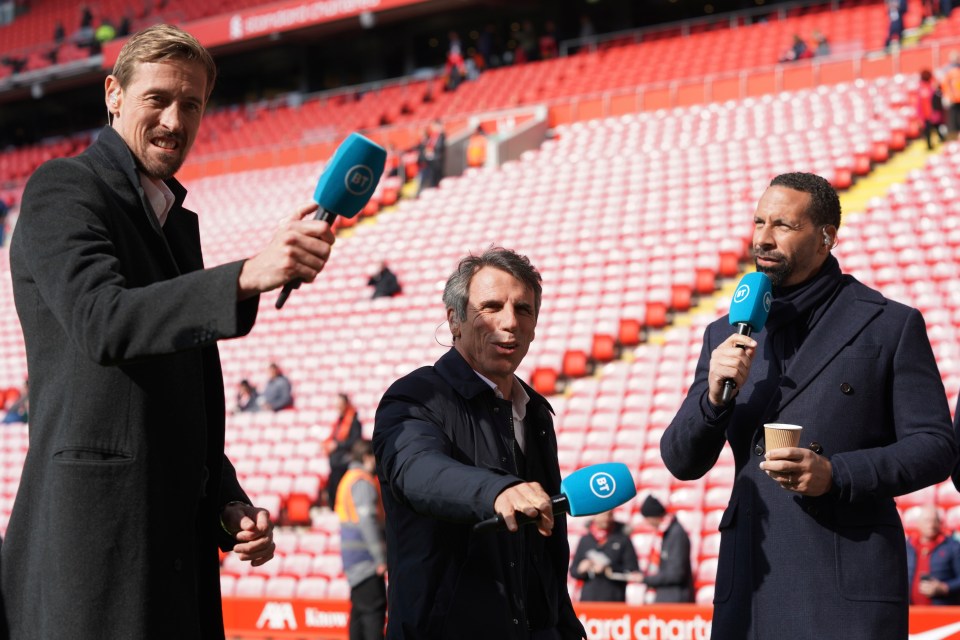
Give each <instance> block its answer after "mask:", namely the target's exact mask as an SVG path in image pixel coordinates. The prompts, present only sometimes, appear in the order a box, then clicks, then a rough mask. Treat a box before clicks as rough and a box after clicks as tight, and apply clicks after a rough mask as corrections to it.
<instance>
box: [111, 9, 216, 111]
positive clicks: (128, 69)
mask: <svg viewBox="0 0 960 640" xmlns="http://www.w3.org/2000/svg"><path fill="white" fill-rule="evenodd" d="M167 60H183V61H187V62H198V63H200V64H201V65H202V66H203V69H204V71H206V75H207V94H206V96H204V101H206V100H208V99H209V98H210V94H211V93H212V92H213V85H214V83H215V82H216V81H217V65H216V63H215V62H214V61H213V56H211V55H210V52H209V51H207V50H206V48H204V46H203V45H202V44H200V41H199V40H197V39H196V38H194V37H193V36H192V35H190V34H189V33H187V32H186V31H184V30H183V29H181V28H179V27H175V26H173V25H171V24H155V25H153V26H152V27H147V28H146V29H144V30H142V31H140V32H138V33H136V34H134V36H133V37H132V38H130V39H129V40H127V42H126V44H124V45H123V48H122V49H120V55H119V56H118V57H117V61H116V63H115V64H114V65H113V76H114V77H115V78H116V79H117V82H119V83H120V86H121V87H122V88H124V89H125V88H126V87H127V85H128V84H129V83H130V81H131V79H132V78H133V75H134V73H136V70H137V67H138V66H139V65H141V64H143V63H146V62H164V61H167Z"/></svg>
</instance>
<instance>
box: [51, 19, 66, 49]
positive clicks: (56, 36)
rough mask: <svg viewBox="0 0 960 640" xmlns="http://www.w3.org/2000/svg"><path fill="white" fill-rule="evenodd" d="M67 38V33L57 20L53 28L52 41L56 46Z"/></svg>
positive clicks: (61, 23)
mask: <svg viewBox="0 0 960 640" xmlns="http://www.w3.org/2000/svg"><path fill="white" fill-rule="evenodd" d="M66 37H67V32H66V30H64V28H63V22H62V21H60V20H57V23H56V24H55V25H54V26H53V41H54V43H56V44H57V45H61V44H63V41H64V39H65V38H66Z"/></svg>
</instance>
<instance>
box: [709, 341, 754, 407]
mask: <svg viewBox="0 0 960 640" xmlns="http://www.w3.org/2000/svg"><path fill="white" fill-rule="evenodd" d="M741 346H742V348H741ZM756 351H757V341H756V340H754V339H753V338H751V337H749V336H742V335H740V334H738V333H735V334H733V335H731V336H730V337H729V338H727V339H726V340H724V341H723V342H722V343H721V344H720V346H719V347H717V348H716V349H714V350H713V353H712V354H711V355H710V374H709V375H708V376H707V383H708V384H709V391H708V394H707V398H708V399H709V400H710V404H712V405H714V406H715V407H720V406H722V405H723V385H724V383H725V382H726V381H727V380H733V381H734V382H736V383H737V389H740V387H742V386H743V383H744V382H746V381H747V376H748V375H749V374H750V362H751V361H752V360H753V354H754V353H756Z"/></svg>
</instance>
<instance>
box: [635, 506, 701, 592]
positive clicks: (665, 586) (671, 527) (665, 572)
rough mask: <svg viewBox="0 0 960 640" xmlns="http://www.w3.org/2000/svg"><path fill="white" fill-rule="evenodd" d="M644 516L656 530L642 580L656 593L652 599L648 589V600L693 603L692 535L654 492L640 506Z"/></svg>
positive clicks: (641, 513)
mask: <svg viewBox="0 0 960 640" xmlns="http://www.w3.org/2000/svg"><path fill="white" fill-rule="evenodd" d="M640 515H642V516H643V519H644V520H645V521H646V522H647V524H648V525H650V528H651V529H653V530H654V532H655V537H654V539H653V544H652V545H651V546H650V556H649V558H648V559H647V564H646V566H645V567H644V571H643V573H644V575H643V579H642V581H643V583H644V584H645V585H647V588H648V589H652V590H653V593H654V596H653V597H652V598H650V597H649V596H650V593H649V592H648V594H647V596H648V597H647V600H648V602H656V603H658V604H663V603H665V602H693V596H694V594H693V569H692V568H691V566H690V536H688V535H687V532H686V531H685V530H684V528H683V526H681V524H680V523H679V522H678V521H677V519H676V518H674V517H673V516H672V515H670V514H668V513H667V510H666V509H665V508H664V506H663V504H662V503H661V502H660V501H659V500H657V499H656V498H654V497H653V496H652V495H650V496H647V498H646V499H645V500H644V501H643V504H642V505H640Z"/></svg>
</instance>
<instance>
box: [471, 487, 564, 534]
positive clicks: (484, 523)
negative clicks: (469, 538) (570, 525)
mask: <svg viewBox="0 0 960 640" xmlns="http://www.w3.org/2000/svg"><path fill="white" fill-rule="evenodd" d="M550 503H551V504H552V505H553V515H555V516H557V515H560V514H561V513H570V501H569V500H567V496H565V495H563V494H560V495H559V496H553V497H552V498H550ZM516 518H517V524H518V525H519V526H521V527H522V526H524V525H528V524H533V523H534V522H536V521H537V520H539V516H538V517H534V518H531V517H530V516H528V515H527V514H525V513H522V512H520V511H517V512H516ZM506 530H507V523H506V521H505V520H504V519H503V516H501V515H500V514H499V513H498V514H497V515H495V516H494V517H492V518H487V519H486V520H481V521H480V522H478V523H477V524H475V525H473V531H474V533H477V532H480V531H506Z"/></svg>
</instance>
